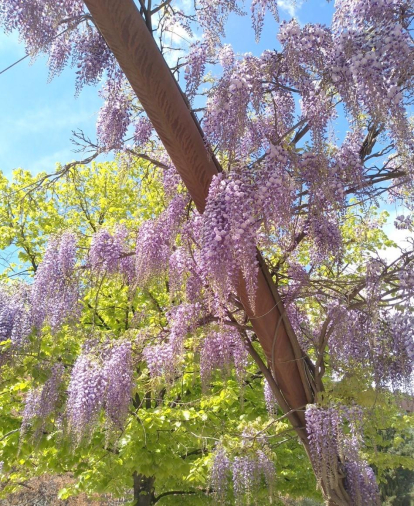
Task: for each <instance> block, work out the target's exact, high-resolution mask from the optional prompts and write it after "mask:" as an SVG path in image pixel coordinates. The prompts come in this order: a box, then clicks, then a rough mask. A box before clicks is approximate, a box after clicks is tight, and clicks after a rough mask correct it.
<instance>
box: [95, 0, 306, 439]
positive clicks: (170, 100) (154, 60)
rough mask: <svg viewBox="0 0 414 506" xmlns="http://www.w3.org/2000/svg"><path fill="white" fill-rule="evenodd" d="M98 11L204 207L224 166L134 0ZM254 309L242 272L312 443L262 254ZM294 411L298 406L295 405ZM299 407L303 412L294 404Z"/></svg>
mask: <svg viewBox="0 0 414 506" xmlns="http://www.w3.org/2000/svg"><path fill="white" fill-rule="evenodd" d="M85 4H86V5H87V7H88V9H89V11H90V13H91V15H92V18H93V20H94V22H95V24H96V26H97V27H98V29H99V30H100V32H101V33H102V35H103V37H104V38H105V40H106V42H107V44H108V46H109V48H110V49H111V50H112V51H113V53H114V55H115V57H116V59H117V60H118V62H119V65H120V66H121V68H122V70H123V71H124V73H125V75H126V77H127V79H128V81H129V82H130V84H131V86H132V88H133V90H134V91H135V93H136V95H137V97H138V99H139V101H140V102H141V104H142V106H143V108H144V110H145V112H146V113H147V115H148V117H149V119H150V120H151V122H152V124H153V125H154V128H155V130H156V132H157V134H158V135H159V137H160V139H161V142H162V143H163V144H164V146H165V149H166V151H167V152H168V154H169V155H170V157H171V160H172V161H173V163H174V165H175V167H176V168H177V170H178V172H179V174H180V176H181V177H182V179H183V182H184V184H185V185H186V187H187V189H188V191H189V193H190V195H191V197H192V199H193V200H194V202H195V205H196V206H197V209H198V210H199V211H200V212H203V211H204V208H205V203H206V198H207V195H208V189H209V186H210V182H211V180H212V178H213V176H214V175H215V174H217V173H218V172H219V171H221V167H220V166H219V164H218V163H217V161H216V160H215V158H214V157H213V156H212V154H211V153H210V152H209V151H208V149H207V148H206V144H205V142H204V139H203V135H202V131H201V129H200V126H199V125H198V122H197V120H196V119H195V117H194V116H193V115H192V113H191V111H190V108H189V105H188V101H187V100H186V98H185V96H184V94H183V93H182V92H181V90H180V88H179V86H178V84H177V82H176V80H175V79H174V76H173V75H172V73H171V71H170V69H169V68H168V66H167V64H166V62H165V60H164V58H163V56H162V55H161V53H160V51H159V49H158V47H157V45H156V43H155V41H154V39H153V37H152V34H151V33H150V31H149V30H148V28H147V26H146V24H145V22H144V20H143V18H142V16H141V15H140V13H139V11H138V9H137V7H136V5H135V4H134V2H133V0H85ZM258 256H259V261H260V270H259V276H258V283H257V291H256V294H255V301H256V304H255V311H253V310H252V309H251V307H250V304H249V300H248V297H247V294H246V289H245V286H244V282H243V280H242V277H241V276H240V280H241V281H240V283H239V289H238V296H239V298H240V300H241V302H242V304H243V306H244V309H245V311H246V313H247V315H248V316H249V318H250V321H251V323H252V325H253V328H254V331H255V333H256V335H257V337H258V339H259V342H260V344H261V346H262V347H263V350H264V352H265V354H266V358H267V360H268V363H269V364H271V365H272V368H273V375H274V377H275V379H276V382H277V385H278V387H279V389H280V391H281V392H282V395H283V398H284V400H285V406H284V407H285V410H287V411H289V412H290V415H289V419H290V421H291V423H292V424H293V426H294V427H295V428H296V430H297V433H298V435H299V436H300V438H301V439H302V441H303V442H304V444H305V446H306V447H307V435H306V431H305V429H304V426H305V419H304V412H303V409H304V408H305V406H306V404H307V403H309V402H313V400H314V392H313V390H312V388H311V383H310V378H311V371H310V369H309V366H308V363H307V362H306V361H305V355H304V353H303V352H302V350H301V349H300V347H299V344H298V342H297V339H296V336H295V334H294V332H293V330H292V328H291V326H290V323H289V321H288V318H287V316H286V314H285V310H284V308H283V304H282V302H281V299H280V297H279V295H278V292H277V287H276V286H275V285H274V283H273V280H272V278H271V276H270V274H269V272H268V271H267V267H266V265H265V262H264V261H263V259H262V258H261V256H260V254H259V253H258ZM292 410H293V411H292ZM295 410H298V411H295Z"/></svg>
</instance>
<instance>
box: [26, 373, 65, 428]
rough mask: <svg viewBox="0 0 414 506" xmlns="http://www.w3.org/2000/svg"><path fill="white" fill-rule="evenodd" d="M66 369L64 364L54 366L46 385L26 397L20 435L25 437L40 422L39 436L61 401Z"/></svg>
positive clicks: (30, 392) (31, 391) (33, 390)
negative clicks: (61, 387) (35, 423)
mask: <svg viewBox="0 0 414 506" xmlns="http://www.w3.org/2000/svg"><path fill="white" fill-rule="evenodd" d="M63 373H64V367H63V365H62V364H59V363H58V364H56V365H54V366H53V368H52V371H51V374H50V377H49V379H48V380H47V381H46V382H45V384H44V385H43V386H41V387H38V388H36V389H32V390H30V391H29V393H28V394H27V396H26V400H25V407H24V411H23V419H22V425H21V428H20V434H21V435H24V434H25V433H26V432H27V431H28V429H29V426H30V425H31V424H32V423H33V422H34V421H36V419H37V420H39V421H40V424H39V426H38V427H37V429H36V432H35V435H34V436H37V435H39V434H40V433H41V432H42V430H43V428H44V426H45V424H46V421H47V419H48V417H49V416H50V415H51V414H52V413H53V412H54V411H55V409H56V405H57V402H58V400H59V390H60V386H61V383H62V381H63Z"/></svg>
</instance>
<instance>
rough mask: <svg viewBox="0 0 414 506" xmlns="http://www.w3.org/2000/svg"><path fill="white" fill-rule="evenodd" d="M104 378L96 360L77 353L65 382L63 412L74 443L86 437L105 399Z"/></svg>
mask: <svg viewBox="0 0 414 506" xmlns="http://www.w3.org/2000/svg"><path fill="white" fill-rule="evenodd" d="M106 387H107V379H106V378H105V375H104V372H103V370H102V367H101V366H100V364H99V363H98V362H97V361H96V360H94V359H93V358H92V357H89V356H87V355H81V356H79V357H78V359H77V360H76V362H75V365H74V366H73V369H72V375H71V379H70V383H69V386H68V401H67V416H68V422H69V429H70V432H71V434H72V435H73V437H74V440H75V442H76V443H79V442H80V441H81V440H82V439H83V438H84V437H86V438H87V437H89V436H90V434H91V432H92V429H93V426H94V424H95V423H96V422H97V419H98V415H99V412H100V411H101V408H102V407H103V405H104V402H105V392H106Z"/></svg>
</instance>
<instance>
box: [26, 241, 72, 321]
mask: <svg viewBox="0 0 414 506" xmlns="http://www.w3.org/2000/svg"><path fill="white" fill-rule="evenodd" d="M75 262H76V237H75V235H74V234H72V233H71V232H65V233H64V234H62V236H61V237H53V238H51V239H50V240H49V242H48V245H47V248H46V252H45V254H44V257H43V261H42V262H41V263H40V264H39V266H38V268H37V271H36V275H35V278H34V283H33V288H32V291H31V308H32V318H33V324H34V325H35V326H36V327H37V328H41V327H42V325H43V324H44V322H45V321H47V322H48V323H49V324H50V326H51V327H52V330H54V331H55V330H57V329H58V328H59V327H60V325H61V324H62V323H63V322H64V321H65V320H66V319H67V318H68V317H71V316H74V315H75V314H76V313H77V311H78V309H79V306H78V297H79V290H78V286H77V282H76V278H75V277H74V276H73V274H74V267H75Z"/></svg>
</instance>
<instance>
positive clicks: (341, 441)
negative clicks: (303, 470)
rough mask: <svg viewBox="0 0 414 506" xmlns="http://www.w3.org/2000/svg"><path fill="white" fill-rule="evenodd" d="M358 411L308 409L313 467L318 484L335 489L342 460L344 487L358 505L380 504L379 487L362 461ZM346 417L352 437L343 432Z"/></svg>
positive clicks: (372, 474)
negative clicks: (344, 476) (344, 473)
mask: <svg viewBox="0 0 414 506" xmlns="http://www.w3.org/2000/svg"><path fill="white" fill-rule="evenodd" d="M360 416H361V413H360V411H359V410H346V409H341V407H339V406H337V407H331V408H319V407H317V406H315V405H310V404H309V405H308V406H307V408H306V413H305V417H306V430H307V432H308V438H309V445H310V452H311V459H312V464H313V468H314V470H315V474H316V477H317V479H318V482H319V484H321V483H322V484H323V486H325V490H326V489H327V487H328V489H329V488H332V489H334V488H335V487H336V485H337V483H338V479H339V478H338V475H339V470H338V466H339V459H340V460H341V463H342V464H343V466H344V468H345V470H346V473H347V474H346V480H345V484H346V487H347V489H348V492H349V493H350V495H351V498H352V500H353V504H354V505H355V506H362V505H365V504H372V505H377V504H379V495H378V485H377V483H376V480H375V475H374V473H373V471H372V469H371V468H370V467H369V466H368V464H367V463H366V462H365V461H364V460H363V459H362V458H361V455H360V449H361V448H360V446H361V439H362V438H361V435H360V434H359V432H358V427H357V423H356V422H358V420H359V418H360ZM344 418H347V419H348V422H349V424H350V429H351V431H350V434H346V433H345V432H344V431H343V423H344Z"/></svg>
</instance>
